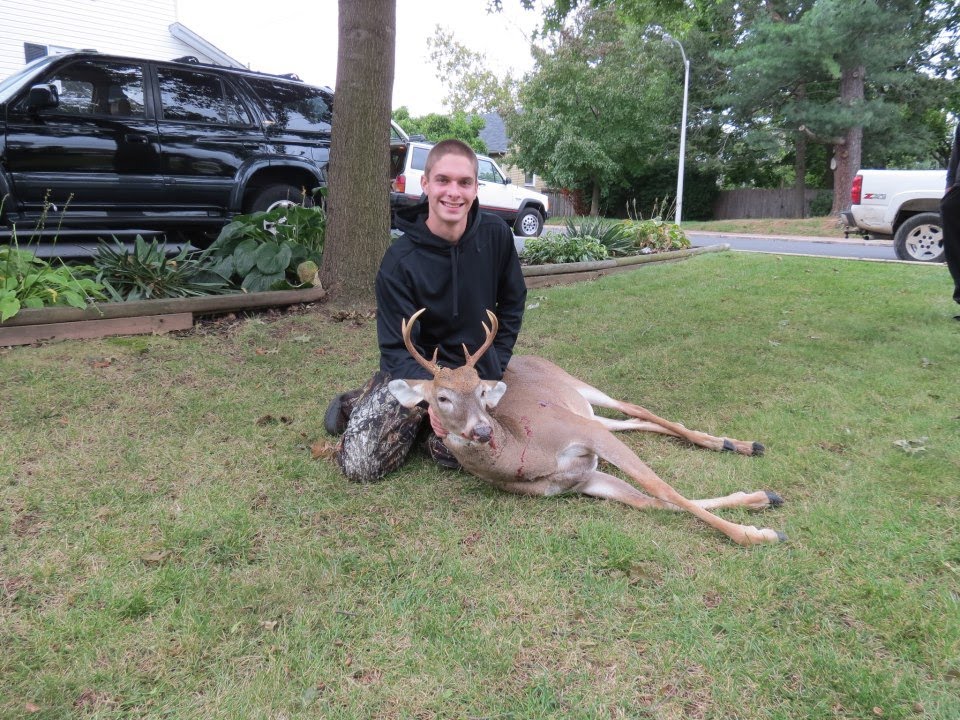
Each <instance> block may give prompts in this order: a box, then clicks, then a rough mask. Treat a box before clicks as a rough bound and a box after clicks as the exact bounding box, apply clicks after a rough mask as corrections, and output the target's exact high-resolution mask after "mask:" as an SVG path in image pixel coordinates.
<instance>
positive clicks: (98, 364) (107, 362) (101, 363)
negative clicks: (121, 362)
mask: <svg viewBox="0 0 960 720" xmlns="http://www.w3.org/2000/svg"><path fill="white" fill-rule="evenodd" d="M111 365H113V360H112V359H110V358H103V359H102V360H94V361H93V362H92V363H90V367H92V368H95V369H97V370H99V369H101V368H108V367H110V366H111Z"/></svg>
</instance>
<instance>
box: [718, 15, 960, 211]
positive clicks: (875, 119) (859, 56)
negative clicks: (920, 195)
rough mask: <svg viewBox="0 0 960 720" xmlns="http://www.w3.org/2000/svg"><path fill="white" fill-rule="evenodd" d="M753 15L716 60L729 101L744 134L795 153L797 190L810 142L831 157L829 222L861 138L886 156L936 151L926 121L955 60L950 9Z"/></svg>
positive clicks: (842, 201)
mask: <svg viewBox="0 0 960 720" xmlns="http://www.w3.org/2000/svg"><path fill="white" fill-rule="evenodd" d="M748 5H751V3H739V4H738V5H737V6H736V7H737V8H738V10H739V11H742V9H743V8H744V7H745V6H748ZM731 11H732V7H731ZM753 11H754V12H753V15H754V21H753V22H751V23H750V25H749V26H747V25H745V24H742V23H741V24H740V25H739V26H738V27H737V28H736V29H735V33H734V36H733V37H732V41H733V43H732V45H733V46H732V48H731V49H729V50H726V51H721V52H719V53H718V57H720V58H721V59H722V60H723V61H725V62H726V64H728V65H729V67H730V69H731V79H732V84H731V90H732V92H729V93H728V94H727V96H726V97H727V99H728V100H729V104H730V107H731V109H732V111H733V113H734V116H735V117H736V121H735V122H737V123H739V124H740V125H741V127H743V128H746V129H747V131H748V133H751V134H753V135H754V136H756V135H757V134H763V135H766V136H767V137H774V136H775V137H777V138H778V139H779V140H780V141H781V143H783V144H785V145H787V146H791V147H792V149H793V151H794V152H793V155H794V157H795V159H796V171H795V177H796V180H797V185H798V187H799V188H802V186H803V179H804V175H805V170H806V163H805V162H804V160H805V157H806V146H807V143H808V142H813V143H819V144H824V145H827V146H828V147H829V149H830V151H831V152H830V156H829V157H830V164H831V167H832V168H833V187H834V201H833V208H832V211H833V212H838V211H839V210H841V209H842V208H843V207H844V206H845V205H846V204H847V203H848V199H847V198H848V195H847V194H848V192H849V188H850V182H851V180H852V178H853V175H854V174H855V173H856V171H857V170H858V169H859V167H860V165H861V159H862V153H863V146H864V137H865V133H866V134H867V137H868V138H869V137H870V136H871V134H872V136H873V137H881V136H882V138H883V142H884V145H885V148H886V152H887V153H888V154H889V155H891V156H895V155H896V154H897V153H900V154H901V156H902V154H903V153H904V152H909V148H916V147H918V146H919V147H927V148H931V147H934V146H935V145H936V144H937V142H938V139H937V138H935V137H934V136H933V132H931V131H932V130H933V128H935V127H936V123H935V122H933V121H932V119H931V118H930V117H928V113H929V111H930V109H931V108H937V107H941V108H942V107H943V96H942V94H940V93H938V92H937V89H938V88H940V89H942V84H941V83H940V82H939V81H938V80H937V74H938V73H941V72H942V68H941V67H940V66H941V64H942V62H943V60H944V58H945V57H946V55H951V56H952V55H953V53H952V52H949V47H950V44H951V43H954V42H955V39H956V21H957V13H958V9H957V7H956V3H945V2H939V0H929V1H926V2H913V1H912V0H911V1H909V2H908V1H907V0H858V1H857V2H851V1H850V0H815V2H814V1H811V0H808V1H807V2H800V1H795V2H759V0H758V2H755V3H753ZM925 117H926V118H927V120H926V121H923V120H922V119H923V118H925ZM868 142H869V140H868Z"/></svg>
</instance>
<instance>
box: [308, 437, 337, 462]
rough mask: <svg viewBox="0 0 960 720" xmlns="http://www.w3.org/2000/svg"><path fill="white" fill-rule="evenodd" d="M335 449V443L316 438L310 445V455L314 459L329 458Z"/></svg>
mask: <svg viewBox="0 0 960 720" xmlns="http://www.w3.org/2000/svg"><path fill="white" fill-rule="evenodd" d="M336 450H337V445H336V443H332V442H329V441H328V440H317V442H315V443H313V445H311V446H310V456H311V457H312V458H313V459H314V460H319V459H320V458H329V457H333V453H334V452H336Z"/></svg>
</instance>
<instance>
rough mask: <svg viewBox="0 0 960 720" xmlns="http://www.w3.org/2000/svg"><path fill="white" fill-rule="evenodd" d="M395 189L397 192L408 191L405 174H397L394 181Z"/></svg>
mask: <svg viewBox="0 0 960 720" xmlns="http://www.w3.org/2000/svg"><path fill="white" fill-rule="evenodd" d="M393 189H394V190H396V191H397V192H400V193H402V192H406V191H407V179H406V178H405V177H404V176H403V175H397V177H396V178H395V179H394V181H393Z"/></svg>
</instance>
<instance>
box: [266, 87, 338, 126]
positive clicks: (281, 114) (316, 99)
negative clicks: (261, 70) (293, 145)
mask: <svg viewBox="0 0 960 720" xmlns="http://www.w3.org/2000/svg"><path fill="white" fill-rule="evenodd" d="M247 82H248V83H250V86H251V87H252V88H253V90H254V92H256V94H257V95H258V96H259V97H260V100H261V101H262V102H263V104H264V106H265V107H266V110H267V114H268V115H269V119H270V120H271V121H273V123H274V124H275V125H277V126H279V128H280V129H284V130H296V131H307V132H325V133H329V132H330V121H331V119H332V118H333V110H332V108H331V98H330V97H329V96H328V95H326V94H325V93H324V92H323V91H321V90H320V89H319V88H313V87H309V86H307V85H296V84H293V83H285V82H277V81H273V80H267V79H262V78H247Z"/></svg>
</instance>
